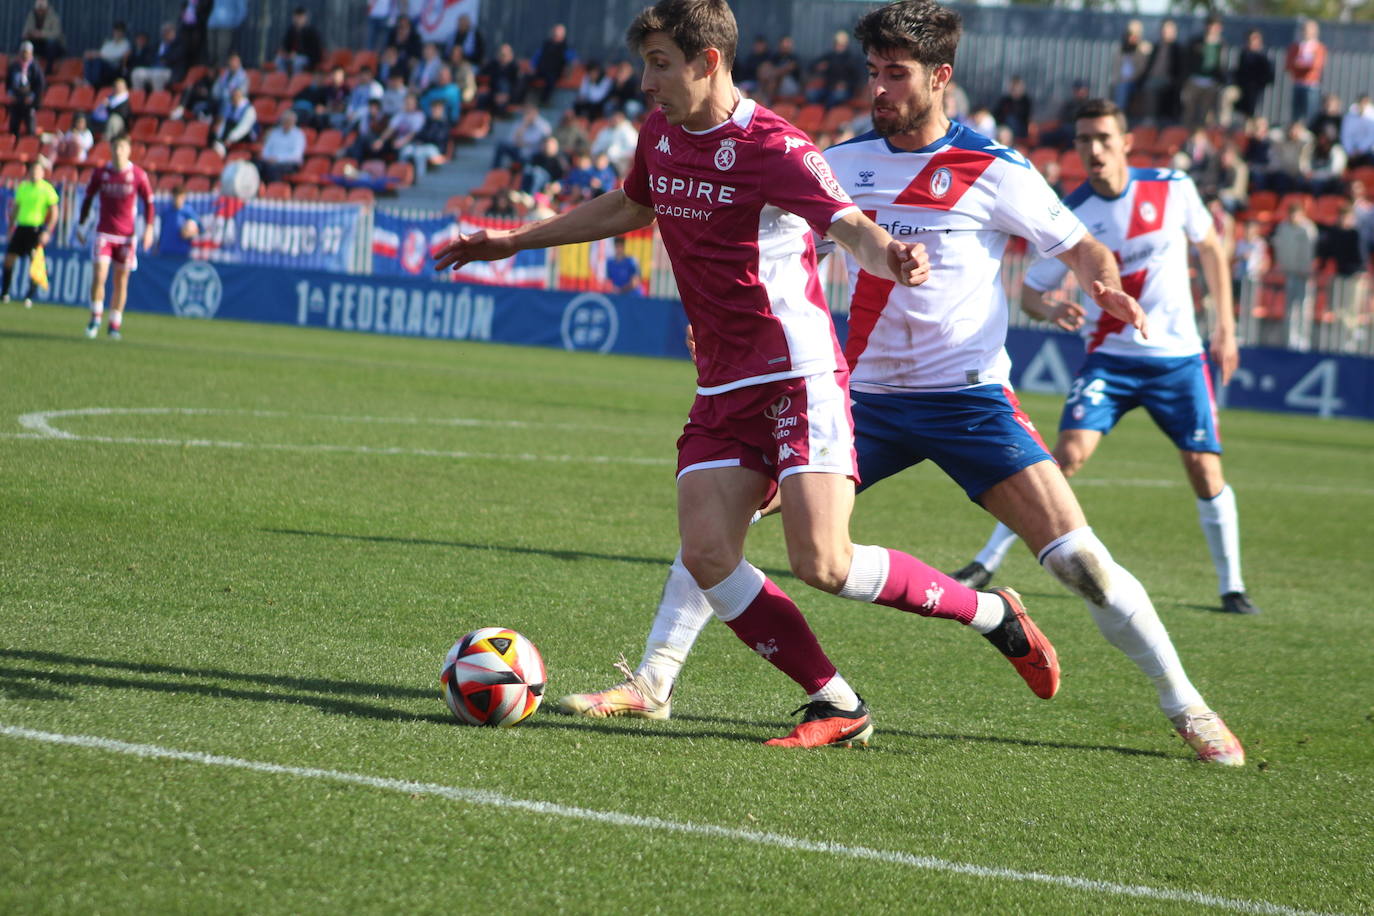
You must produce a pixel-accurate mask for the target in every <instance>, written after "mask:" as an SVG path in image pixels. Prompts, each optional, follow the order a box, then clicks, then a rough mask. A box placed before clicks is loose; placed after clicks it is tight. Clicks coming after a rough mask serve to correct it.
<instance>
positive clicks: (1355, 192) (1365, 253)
mask: <svg viewBox="0 0 1374 916" xmlns="http://www.w3.org/2000/svg"><path fill="white" fill-rule="evenodd" d="M1367 194H1368V189H1367V188H1366V187H1365V184H1364V182H1363V181H1360V180H1359V179H1356V180H1355V181H1352V182H1350V207H1351V209H1352V210H1354V211H1355V228H1356V229H1358V230H1359V232H1360V255H1361V257H1363V258H1364V259H1365V261H1366V262H1367V263H1368V262H1370V260H1371V259H1374V201H1371V200H1369V198H1368V197H1367V196H1366V195H1367Z"/></svg>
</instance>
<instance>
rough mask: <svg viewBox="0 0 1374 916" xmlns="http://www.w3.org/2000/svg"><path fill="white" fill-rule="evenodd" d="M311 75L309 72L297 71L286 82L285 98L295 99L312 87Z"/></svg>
mask: <svg viewBox="0 0 1374 916" xmlns="http://www.w3.org/2000/svg"><path fill="white" fill-rule="evenodd" d="M311 79H312V77H311V75H310V74H309V73H297V74H296V75H295V76H293V77H291V80H290V81H289V82H288V83H287V84H286V95H284V96H283V98H287V99H294V98H295V97H296V96H297V95H299V94H300V93H302V92H304V91H305V90H307V89H309V88H310V82H311Z"/></svg>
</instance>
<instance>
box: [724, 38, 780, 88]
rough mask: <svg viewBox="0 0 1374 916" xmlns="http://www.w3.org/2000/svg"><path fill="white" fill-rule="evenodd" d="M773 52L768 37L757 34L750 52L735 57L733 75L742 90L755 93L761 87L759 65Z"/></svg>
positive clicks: (736, 84)
mask: <svg viewBox="0 0 1374 916" xmlns="http://www.w3.org/2000/svg"><path fill="white" fill-rule="evenodd" d="M772 53H773V52H772V51H771V50H770V49H769V47H768V39H767V38H766V37H765V36H763V35H755V36H754V43H753V45H751V46H750V48H749V53H748V54H741V55H740V56H738V57H736V58H735V66H734V69H733V70H732V72H731V76H732V78H733V79H734V81H735V86H737V87H738V88H739V89H740V91H741V92H744V93H746V94H748V95H753V94H755V93H756V92H758V89H759V67H760V66H761V65H762V64H763V63H764V61H766V60H768V57H769V55H770V54H772Z"/></svg>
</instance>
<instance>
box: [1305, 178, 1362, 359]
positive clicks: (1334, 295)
mask: <svg viewBox="0 0 1374 916" xmlns="http://www.w3.org/2000/svg"><path fill="white" fill-rule="evenodd" d="M1317 257H1318V258H1321V259H1324V260H1329V261H1330V262H1331V263H1332V264H1333V265H1334V266H1335V269H1336V276H1335V278H1334V281H1333V282H1332V284H1331V311H1332V312H1333V313H1334V314H1335V316H1336V319H1337V320H1338V321H1340V323H1341V324H1342V325H1343V326H1344V327H1345V329H1346V332H1347V333H1346V336H1347V337H1349V336H1350V335H1351V334H1352V333H1353V332H1354V331H1355V330H1356V328H1358V326H1359V325H1361V324H1363V323H1364V322H1365V321H1366V316H1365V314H1364V312H1365V309H1364V302H1365V296H1366V289H1367V281H1368V277H1369V258H1368V256H1367V255H1366V254H1365V253H1364V251H1363V246H1362V244H1361V239H1360V229H1359V226H1358V224H1357V221H1356V216H1355V207H1354V205H1353V204H1351V203H1349V202H1347V203H1344V204H1342V205H1341V208H1340V211H1339V215H1338V216H1337V218H1336V223H1335V225H1333V226H1323V227H1322V229H1321V231H1320V233H1319V235H1318V240H1317Z"/></svg>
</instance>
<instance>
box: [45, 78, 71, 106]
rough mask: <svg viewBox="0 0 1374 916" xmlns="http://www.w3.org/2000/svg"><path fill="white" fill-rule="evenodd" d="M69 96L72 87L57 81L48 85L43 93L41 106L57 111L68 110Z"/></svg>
mask: <svg viewBox="0 0 1374 916" xmlns="http://www.w3.org/2000/svg"><path fill="white" fill-rule="evenodd" d="M71 97H72V87H70V86H68V85H67V84H66V83H58V84H56V85H55V86H49V87H48V91H47V92H45V93H43V107H45V108H52V109H56V110H58V111H67V110H70V108H71V106H70V105H69V104H68V103H69V101H70V100H71Z"/></svg>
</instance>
